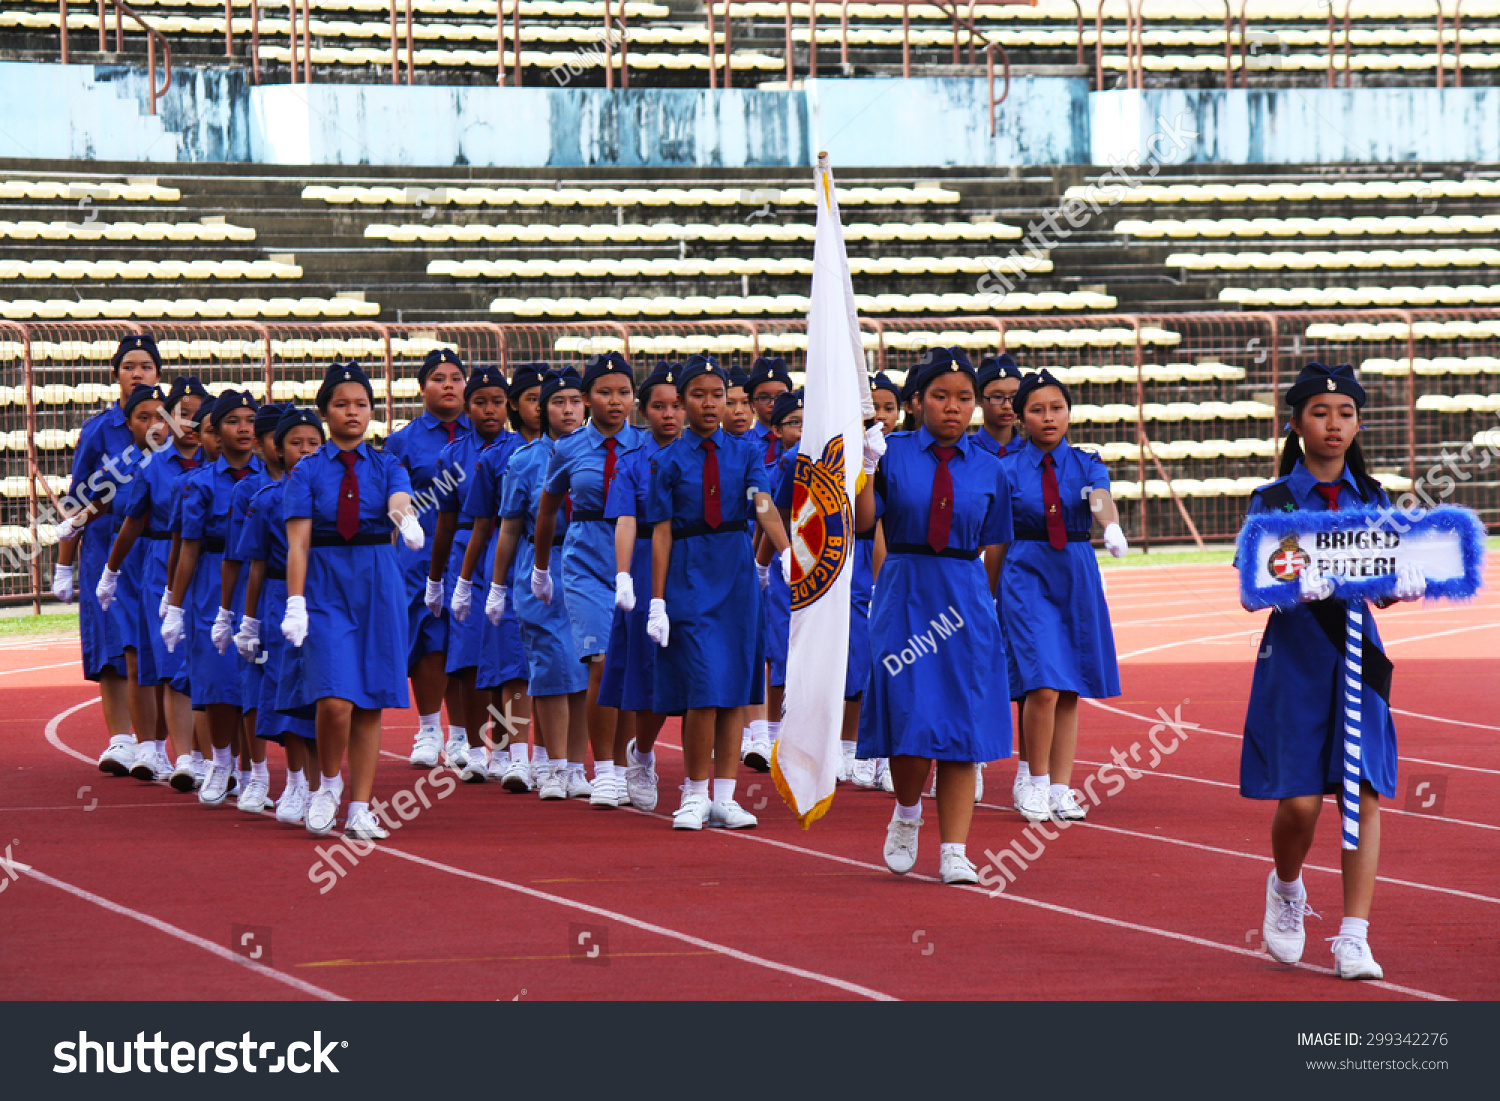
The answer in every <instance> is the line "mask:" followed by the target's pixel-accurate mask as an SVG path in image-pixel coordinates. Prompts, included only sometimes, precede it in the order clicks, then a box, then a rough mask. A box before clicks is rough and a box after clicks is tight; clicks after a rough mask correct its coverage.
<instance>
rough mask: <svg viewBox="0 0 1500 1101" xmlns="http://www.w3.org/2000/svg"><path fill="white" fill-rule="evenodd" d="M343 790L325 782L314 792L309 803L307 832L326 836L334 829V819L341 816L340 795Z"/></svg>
mask: <svg viewBox="0 0 1500 1101" xmlns="http://www.w3.org/2000/svg"><path fill="white" fill-rule="evenodd" d="M342 794H343V792H341V791H339V790H338V789H337V788H333V787H329V786H328V785H327V784H324V785H323V786H322V787H320V788H319V789H318V790H317V791H315V792H313V793H312V798H311V799H310V800H308V803H307V832H308V833H310V834H312V835H313V836H314V837H325V836H327V835H328V834H329V833H331V832H332V831H333V823H334V820H335V819H337V818H338V816H339V796H340V795H342Z"/></svg>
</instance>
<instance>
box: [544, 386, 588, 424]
mask: <svg viewBox="0 0 1500 1101" xmlns="http://www.w3.org/2000/svg"><path fill="white" fill-rule="evenodd" d="M567 393H574V394H577V395H578V396H579V397H583V398H585V400H584V403H583V414H584V420H583V421H580V422H579V423H580V424H584V423H587V420H588V405H589V403H588V400H587V398H586V397H585V395H584V393H583V391H582V390H580V389H579V388H578V387H576V386H565V387H563V388H562V389H561V390H555V391H553V392H552V393H550V394H548V395H547V397H546V399H545V400H544V401H543V402H542V403H541V412H542V424H541V429H542V435H544V436H550V435H552V418H551V417H549V416H548V415H547V407H548V406H549V405H551V404H552V399H553V398H555V397H557V395H558V394H567Z"/></svg>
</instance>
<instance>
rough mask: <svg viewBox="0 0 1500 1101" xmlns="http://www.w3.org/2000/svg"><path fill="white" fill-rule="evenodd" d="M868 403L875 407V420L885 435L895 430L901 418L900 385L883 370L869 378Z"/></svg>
mask: <svg viewBox="0 0 1500 1101" xmlns="http://www.w3.org/2000/svg"><path fill="white" fill-rule="evenodd" d="M870 404H871V405H873V406H874V407H875V422H876V423H877V424H879V425H880V429H881V431H883V432H884V433H885V434H886V435H887V436H889V435H890V434H891V433H892V432H894V431H896V422H897V421H899V420H900V419H901V387H899V386H897V385H896V383H895V382H894V381H893V380H892V379H891V378H890V376H889V375H887V374H886V373H885V372H884V371H881V372H879V373H878V374H876V375H874V376H872V377H871V378H870Z"/></svg>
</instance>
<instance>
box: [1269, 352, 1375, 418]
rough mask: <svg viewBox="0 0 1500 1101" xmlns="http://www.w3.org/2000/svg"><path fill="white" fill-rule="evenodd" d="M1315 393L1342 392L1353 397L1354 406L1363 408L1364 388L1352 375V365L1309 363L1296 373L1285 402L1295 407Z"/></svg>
mask: <svg viewBox="0 0 1500 1101" xmlns="http://www.w3.org/2000/svg"><path fill="white" fill-rule="evenodd" d="M1317 394H1343V395H1344V396H1345V397H1350V398H1353V399H1354V407H1355V408H1356V409H1363V408H1364V405H1365V388H1364V387H1363V386H1361V385H1360V384H1359V380H1358V379H1356V378H1355V377H1354V367H1353V366H1352V365H1350V364H1348V363H1340V364H1339V365H1338V366H1337V367H1326V366H1324V365H1323V364H1321V363H1309V364H1308V365H1307V366H1306V367H1304V368H1302V370H1301V371H1299V372H1298V373H1297V381H1296V382H1294V383H1292V385H1291V388H1290V389H1289V390H1287V392H1286V403H1287V404H1288V405H1290V406H1293V407H1296V406H1298V405H1301V404H1302V403H1303V402H1304V401H1306V400H1307V399H1308V398H1310V397H1313V396H1314V395H1317Z"/></svg>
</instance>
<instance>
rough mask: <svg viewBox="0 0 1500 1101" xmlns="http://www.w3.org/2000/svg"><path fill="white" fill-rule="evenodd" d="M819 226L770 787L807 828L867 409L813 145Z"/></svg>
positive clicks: (831, 699)
mask: <svg viewBox="0 0 1500 1101" xmlns="http://www.w3.org/2000/svg"><path fill="white" fill-rule="evenodd" d="M815 190H816V191H817V197H818V232H817V241H816V244H815V245H814V247H813V277H812V295H811V301H810V305H809V308H808V315H807V381H806V384H805V385H806V394H805V397H804V400H803V406H802V442H801V445H800V448H799V450H798V454H797V466H796V469H795V472H794V473H795V489H794V492H793V497H792V513H791V530H790V531H789V532H788V535H789V536H790V537H791V542H792V576H791V577H790V578H789V579H788V580H789V581H790V584H791V590H792V597H791V600H792V623H791V641H790V645H789V647H788V652H787V670H786V695H785V704H784V714H783V716H782V724H781V735H780V737H778V738H777V739H776V745H775V746H774V747H773V748H772V753H771V775H772V777H773V778H774V779H775V781H776V789H777V790H778V791H780V792H781V797H782V798H783V799H785V800H786V801H787V804H788V805H789V806H790V807H791V808H792V810H793V812H794V813H795V814H796V815H797V818H798V820H799V821H800V822H801V823H802V828H803V829H806V828H807V827H808V826H810V825H812V823H813V822H814V821H816V820H817V819H818V818H820V817H821V816H822V815H823V813H824V812H825V811H827V810H828V807H829V805H830V804H831V803H832V802H833V790H834V786H835V784H836V783H837V782H838V772H839V762H840V757H841V749H840V747H839V734H840V731H841V730H842V728H843V721H844V674H845V665H846V663H847V661H848V656H849V605H850V596H849V586H850V580H851V577H852V574H853V569H854V496H855V493H856V492H857V491H858V485H859V478H860V475H861V473H862V470H863V468H862V465H861V460H862V456H863V437H864V424H863V422H864V419H865V418H866V417H872V416H874V406H873V404H872V402H871V400H870V388H869V383H868V381H867V378H866V373H865V359H864V346H863V343H862V342H861V339H860V331H859V316H858V314H856V313H855V309H854V285H853V283H852V282H851V281H850V278H849V257H848V254H847V253H846V252H845V251H844V227H843V224H842V223H841V222H840V221H839V208H838V200H837V198H836V197H835V192H834V187H833V174H832V173H831V172H830V171H829V169H828V156H827V154H819V156H818V177H817V182H816V188H815Z"/></svg>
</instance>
